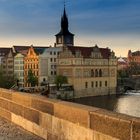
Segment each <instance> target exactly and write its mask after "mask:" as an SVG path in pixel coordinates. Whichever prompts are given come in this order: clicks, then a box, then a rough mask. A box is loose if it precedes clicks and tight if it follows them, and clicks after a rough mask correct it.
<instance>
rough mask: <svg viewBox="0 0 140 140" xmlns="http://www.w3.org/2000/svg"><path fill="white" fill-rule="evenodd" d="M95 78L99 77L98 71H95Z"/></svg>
mask: <svg viewBox="0 0 140 140" xmlns="http://www.w3.org/2000/svg"><path fill="white" fill-rule="evenodd" d="M95 77H98V70H97V69H96V70H95Z"/></svg>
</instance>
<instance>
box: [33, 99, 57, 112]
mask: <svg viewBox="0 0 140 140" xmlns="http://www.w3.org/2000/svg"><path fill="white" fill-rule="evenodd" d="M31 107H32V108H35V109H37V110H39V111H42V112H45V113H49V114H51V115H53V114H54V104H53V103H52V102H50V101H47V100H46V101H43V100H39V99H36V98H32V102H31Z"/></svg>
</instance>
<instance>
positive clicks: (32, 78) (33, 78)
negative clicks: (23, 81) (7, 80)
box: [27, 69, 38, 87]
mask: <svg viewBox="0 0 140 140" xmlns="http://www.w3.org/2000/svg"><path fill="white" fill-rule="evenodd" d="M27 81H28V83H29V84H31V86H32V87H34V86H36V85H37V84H38V78H37V77H36V76H35V75H34V74H33V72H32V70H31V69H30V70H29V71H28V80H27Z"/></svg>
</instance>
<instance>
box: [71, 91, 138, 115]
mask: <svg viewBox="0 0 140 140" xmlns="http://www.w3.org/2000/svg"><path fill="white" fill-rule="evenodd" d="M73 102H76V103H80V104H84V105H89V106H94V107H99V108H103V109H107V110H111V111H115V112H119V113H123V114H127V115H130V116H135V117H140V92H139V91H138V92H135V93H134V92H128V93H125V94H123V95H110V96H98V97H84V98H79V99H74V101H73Z"/></svg>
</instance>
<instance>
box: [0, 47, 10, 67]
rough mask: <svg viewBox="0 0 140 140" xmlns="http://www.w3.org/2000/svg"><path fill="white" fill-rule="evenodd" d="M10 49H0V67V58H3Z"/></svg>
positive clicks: (0, 59) (0, 63) (0, 62)
mask: <svg viewBox="0 0 140 140" xmlns="http://www.w3.org/2000/svg"><path fill="white" fill-rule="evenodd" d="M10 50H11V48H2V47H1V48H0V66H1V65H2V58H3V57H5V56H6V55H7V54H8V53H9V52H10Z"/></svg>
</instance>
